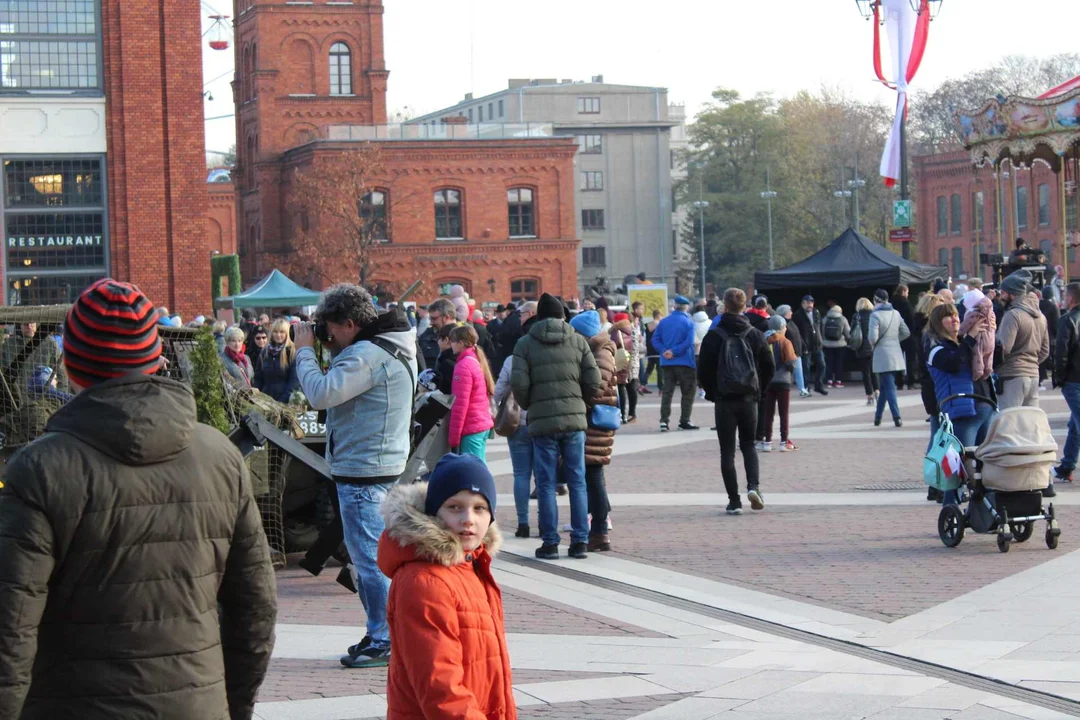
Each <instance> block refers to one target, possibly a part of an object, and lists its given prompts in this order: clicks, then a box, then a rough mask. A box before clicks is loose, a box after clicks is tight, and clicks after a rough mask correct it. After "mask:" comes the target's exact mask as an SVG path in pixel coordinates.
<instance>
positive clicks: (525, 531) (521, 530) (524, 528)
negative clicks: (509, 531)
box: [514, 525, 529, 538]
mask: <svg viewBox="0 0 1080 720" xmlns="http://www.w3.org/2000/svg"><path fill="white" fill-rule="evenodd" d="M514 537H519V538H527V537H529V526H528V525H518V529H517V532H516V533H514Z"/></svg>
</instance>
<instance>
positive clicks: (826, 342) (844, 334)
mask: <svg viewBox="0 0 1080 720" xmlns="http://www.w3.org/2000/svg"><path fill="white" fill-rule="evenodd" d="M830 320H831V322H830ZM836 322H839V323H840V339H839V340H830V339H828V338H827V337H825V326H826V325H829V324H832V323H836ZM849 342H851V323H849V322H848V321H847V318H846V317H844V311H843V309H842V308H841V307H840V306H839V305H833V306H832V307H831V308H829V312H827V313H825V318H824V319H823V320H822V321H821V345H822V347H827V348H842V347H847V346H848V343H849Z"/></svg>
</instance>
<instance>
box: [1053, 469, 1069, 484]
mask: <svg viewBox="0 0 1080 720" xmlns="http://www.w3.org/2000/svg"><path fill="white" fill-rule="evenodd" d="M1051 472H1053V473H1054V482H1064V483H1071V482H1072V480H1073V478H1072V474H1073V471H1072V470H1066V469H1064V468H1062V467H1061V466H1060V465H1058V466H1057V467H1056V468H1054V469H1053V470H1052V471H1051Z"/></svg>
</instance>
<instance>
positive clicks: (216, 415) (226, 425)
mask: <svg viewBox="0 0 1080 720" xmlns="http://www.w3.org/2000/svg"><path fill="white" fill-rule="evenodd" d="M223 371H224V368H223V367H222V365H221V357H220V356H219V355H218V349H217V341H216V340H214V334H213V333H212V332H211V331H210V328H206V327H204V328H202V329H201V330H199V332H198V333H197V335H196V338H195V348H194V349H193V350H192V352H191V375H192V377H191V389H192V391H193V392H194V393H195V411H196V417H197V418H198V421H199V422H201V423H204V424H206V425H209V426H210V427H213V428H217V429H218V430H220V431H221V432H223V433H227V432H229V431H230V430H231V429H232V428H231V426H230V422H229V416H228V414H227V413H226V412H225V389H224V388H223V387H222V384H221V383H222V380H221V377H222V372H223Z"/></svg>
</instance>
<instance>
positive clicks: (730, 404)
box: [716, 395, 758, 504]
mask: <svg viewBox="0 0 1080 720" xmlns="http://www.w3.org/2000/svg"><path fill="white" fill-rule="evenodd" d="M757 420H758V398H757V397H755V396H753V395H745V396H742V397H734V398H720V399H719V400H717V401H716V435H717V438H718V439H719V440H720V473H721V475H722V476H723V478H724V489H725V490H727V494H728V499H729V500H730V501H731V502H733V503H735V504H741V501H740V500H739V476H738V474H737V473H736V472H735V448H736V446H737V447H738V448H739V450H740V451H741V452H742V456H743V466H744V468H745V469H746V488H747V490H751V489H753V488H756V487H757V486H758V456H757V450H756V449H755V448H754V435H755V433H756V431H757ZM736 435H738V442H737V443H736Z"/></svg>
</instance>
